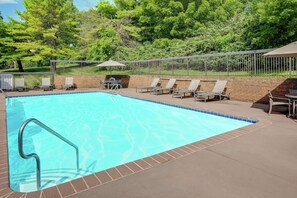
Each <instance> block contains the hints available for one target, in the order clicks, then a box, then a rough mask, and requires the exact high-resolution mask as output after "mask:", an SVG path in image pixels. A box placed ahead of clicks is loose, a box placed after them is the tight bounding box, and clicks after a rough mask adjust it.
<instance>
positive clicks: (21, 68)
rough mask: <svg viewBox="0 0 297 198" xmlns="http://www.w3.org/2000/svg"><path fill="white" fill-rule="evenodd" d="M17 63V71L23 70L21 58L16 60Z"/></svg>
mask: <svg viewBox="0 0 297 198" xmlns="http://www.w3.org/2000/svg"><path fill="white" fill-rule="evenodd" d="M17 64H18V68H19V72H24V69H23V65H22V61H21V60H17Z"/></svg>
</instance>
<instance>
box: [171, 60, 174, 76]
mask: <svg viewBox="0 0 297 198" xmlns="http://www.w3.org/2000/svg"><path fill="white" fill-rule="evenodd" d="M173 74H174V72H173V60H171V75H173Z"/></svg>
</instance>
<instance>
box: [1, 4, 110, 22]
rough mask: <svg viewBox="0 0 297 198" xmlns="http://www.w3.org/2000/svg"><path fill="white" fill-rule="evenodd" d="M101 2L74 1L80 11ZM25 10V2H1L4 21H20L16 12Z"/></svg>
mask: <svg viewBox="0 0 297 198" xmlns="http://www.w3.org/2000/svg"><path fill="white" fill-rule="evenodd" d="M99 1H100V0H73V2H74V4H75V6H76V7H77V8H78V9H79V10H89V9H90V8H94V7H95V5H96V4H97V3H98V2H99ZM109 1H111V0H109ZM24 9H25V8H24V5H23V0H0V11H1V16H2V17H3V19H4V21H8V20H9V19H8V17H12V18H14V19H19V17H18V15H17V14H16V13H15V10H20V11H24Z"/></svg>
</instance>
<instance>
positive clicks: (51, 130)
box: [18, 118, 79, 190]
mask: <svg viewBox="0 0 297 198" xmlns="http://www.w3.org/2000/svg"><path fill="white" fill-rule="evenodd" d="M30 122H34V123H35V124H37V125H38V126H40V127H41V128H43V129H45V130H47V131H48V132H50V133H51V134H53V135H54V136H56V137H57V138H59V139H60V140H62V141H64V142H65V143H67V144H69V145H70V146H72V147H73V148H74V149H75V151H76V168H77V171H79V153H78V147H77V146H76V145H75V144H73V143H72V142H71V141H69V140H67V139H66V138H65V137H63V136H62V135H60V134H59V133H57V132H56V131H54V130H53V129H51V128H49V127H48V126H46V125H45V124H43V123H42V122H40V121H39V120H37V119H35V118H30V119H28V120H26V121H25V122H24V123H23V124H22V126H21V128H20V130H19V136H18V147H19V153H20V156H21V157H22V158H24V159H30V158H32V157H33V158H35V160H36V179H37V189H38V190H39V189H40V187H41V176H40V158H39V156H38V155H37V154H36V153H30V154H28V155H27V154H25V153H24V150H23V133H24V130H25V128H26V126H27V125H28V124H29V123H30Z"/></svg>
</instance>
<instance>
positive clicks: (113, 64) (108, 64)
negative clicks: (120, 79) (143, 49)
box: [97, 60, 126, 74]
mask: <svg viewBox="0 0 297 198" xmlns="http://www.w3.org/2000/svg"><path fill="white" fill-rule="evenodd" d="M97 66H98V67H124V66H126V65H124V64H122V63H119V62H117V61H113V60H108V61H105V62H103V63H100V64H99V65H97ZM109 73H110V74H111V69H109Z"/></svg>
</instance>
